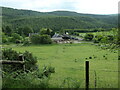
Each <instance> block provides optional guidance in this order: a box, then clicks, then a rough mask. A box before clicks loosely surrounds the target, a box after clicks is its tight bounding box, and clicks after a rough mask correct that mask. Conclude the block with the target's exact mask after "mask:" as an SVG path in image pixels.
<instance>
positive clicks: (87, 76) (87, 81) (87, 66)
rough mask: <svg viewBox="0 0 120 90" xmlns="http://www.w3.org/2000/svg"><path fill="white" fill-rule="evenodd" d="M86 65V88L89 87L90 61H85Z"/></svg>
mask: <svg viewBox="0 0 120 90" xmlns="http://www.w3.org/2000/svg"><path fill="white" fill-rule="evenodd" d="M85 66H86V82H85V83H86V90H88V89H89V61H86V62H85Z"/></svg>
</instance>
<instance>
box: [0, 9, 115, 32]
mask: <svg viewBox="0 0 120 90" xmlns="http://www.w3.org/2000/svg"><path fill="white" fill-rule="evenodd" d="M2 18H3V27H5V26H7V25H9V26H11V27H12V28H13V29H14V30H16V28H19V27H24V26H30V27H31V28H33V30H34V31H35V32H37V31H39V30H40V28H43V27H46V28H51V29H53V30H54V31H58V30H61V29H89V28H113V27H117V15H96V14H83V13H77V12H72V11H53V12H37V11H32V10H21V9H13V8H7V7H2Z"/></svg>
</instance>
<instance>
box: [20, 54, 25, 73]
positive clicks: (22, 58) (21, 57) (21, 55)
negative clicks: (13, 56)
mask: <svg viewBox="0 0 120 90" xmlns="http://www.w3.org/2000/svg"><path fill="white" fill-rule="evenodd" d="M19 60H20V61H23V62H24V56H23V54H20V55H19ZM22 67H23V70H24V71H25V64H23V66H22Z"/></svg>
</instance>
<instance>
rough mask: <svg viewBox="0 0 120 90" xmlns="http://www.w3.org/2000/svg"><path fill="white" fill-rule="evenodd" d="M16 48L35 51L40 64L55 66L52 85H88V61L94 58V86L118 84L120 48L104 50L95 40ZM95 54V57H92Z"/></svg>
mask: <svg viewBox="0 0 120 90" xmlns="http://www.w3.org/2000/svg"><path fill="white" fill-rule="evenodd" d="M10 47H12V48H13V49H14V50H17V51H20V52H24V51H25V50H27V51H30V52H32V53H33V55H34V56H37V58H38V63H37V64H38V66H39V68H43V66H44V65H47V66H48V65H51V66H52V67H55V73H53V74H51V76H50V80H49V87H50V88H68V87H69V88H78V87H79V88H84V87H85V61H86V60H89V61H90V88H95V72H96V88H118V59H117V58H118V52H117V51H113V52H111V51H110V50H102V49H100V47H98V46H95V45H92V44H91V43H89V44H88V43H81V44H56V45H35V46H34V45H33V46H16V45H15V46H14V45H11V46H10ZM89 57H92V59H89Z"/></svg>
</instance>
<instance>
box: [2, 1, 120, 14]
mask: <svg viewBox="0 0 120 90" xmlns="http://www.w3.org/2000/svg"><path fill="white" fill-rule="evenodd" d="M118 1H119V0H0V6H4V7H12V8H17V9H28V10H35V11H40V12H50V11H56V10H69V11H75V12H78V13H91V14H115V13H118Z"/></svg>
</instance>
